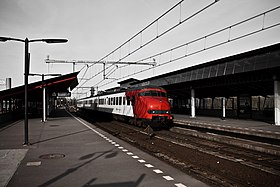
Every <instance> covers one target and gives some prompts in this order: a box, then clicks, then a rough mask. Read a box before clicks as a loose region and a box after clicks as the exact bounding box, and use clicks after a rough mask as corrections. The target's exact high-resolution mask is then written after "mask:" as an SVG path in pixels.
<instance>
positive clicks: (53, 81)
mask: <svg viewBox="0 0 280 187" xmlns="http://www.w3.org/2000/svg"><path fill="white" fill-rule="evenodd" d="M78 74H79V72H74V73H70V74H66V75H62V76H58V77H54V78H50V79H46V80H44V81H38V82H34V83H30V84H28V100H29V101H34V100H41V99H42V86H45V87H46V89H47V92H48V93H61V92H68V89H69V88H70V90H73V89H74V88H75V87H76V86H77V85H78V79H77V76H78ZM9 99H24V85H22V86H18V87H14V88H11V89H7V90H3V91H0V100H9Z"/></svg>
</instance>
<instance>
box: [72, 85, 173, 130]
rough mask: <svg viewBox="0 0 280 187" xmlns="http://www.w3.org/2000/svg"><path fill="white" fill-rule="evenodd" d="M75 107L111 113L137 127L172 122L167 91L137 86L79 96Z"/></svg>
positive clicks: (166, 124) (158, 125)
mask: <svg viewBox="0 0 280 187" xmlns="http://www.w3.org/2000/svg"><path fill="white" fill-rule="evenodd" d="M77 107H78V108H79V109H81V110H93V111H99V112H104V113H108V114H112V115H113V116H114V117H115V118H117V119H122V120H128V121H129V122H130V123H132V124H134V125H137V126H147V125H150V126H152V127H168V126H170V125H171V124H172V122H173V116H172V115H171V111H170V103H169V101H168V98H167V93H166V90H164V89H163V88H161V87H151V86H145V87H139V88H132V89H127V90H126V91H123V90H119V91H115V92H110V93H107V92H105V93H102V94H98V95H96V96H92V97H88V98H84V99H80V100H78V102H77Z"/></svg>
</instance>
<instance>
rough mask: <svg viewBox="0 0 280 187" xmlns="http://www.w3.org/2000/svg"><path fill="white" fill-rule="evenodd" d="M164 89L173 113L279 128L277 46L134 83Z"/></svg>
mask: <svg viewBox="0 0 280 187" xmlns="http://www.w3.org/2000/svg"><path fill="white" fill-rule="evenodd" d="M144 85H154V86H161V87H163V88H165V89H166V90H167V92H168V94H169V97H170V101H171V104H172V112H173V113H175V114H186V115H190V117H193V118H194V117H196V115H204V116H215V117H221V118H223V119H224V118H241V119H253V120H262V121H266V122H269V123H271V124H275V125H280V96H279V95H280V44H275V45H271V46H268V47H264V48H260V49H256V50H253V51H249V52H245V53H241V54H237V55H234V56H230V57H226V58H222V59H218V60H214V61H211V62H207V63H203V64H199V65H196V66H192V67H188V68H185V69H181V70H178V71H174V72H171V73H167V74H163V75H159V76H156V77H152V78H148V79H145V80H141V81H138V82H137V83H134V84H133V86H135V87H137V86H144Z"/></svg>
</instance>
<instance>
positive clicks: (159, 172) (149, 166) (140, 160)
mask: <svg viewBox="0 0 280 187" xmlns="http://www.w3.org/2000/svg"><path fill="white" fill-rule="evenodd" d="M71 115H72V114H71ZM72 116H73V115H72ZM73 117H74V118H75V119H76V120H77V121H79V122H80V123H82V124H83V125H85V126H86V127H88V128H89V129H91V130H92V131H93V132H95V133H96V134H97V135H99V136H100V137H102V138H103V139H105V140H106V141H108V142H109V143H111V144H112V145H115V146H116V147H118V149H120V150H122V151H123V152H126V154H127V155H133V153H132V152H128V150H127V149H125V148H124V147H119V144H117V142H114V141H113V140H111V139H109V138H108V137H106V136H105V135H103V134H101V133H100V132H98V131H97V130H95V129H93V128H92V127H90V126H88V125H87V124H85V123H84V122H83V121H81V120H80V119H78V118H76V117H75V116H73ZM131 157H132V158H134V159H138V158H139V157H138V156H136V155H133V156H131ZM138 162H139V163H146V161H145V160H143V159H139V160H138ZM35 165H41V162H40V163H35V162H29V163H27V166H35ZM145 166H146V167H147V168H154V166H153V165H152V164H145ZM153 171H154V172H155V173H157V174H163V171H161V170H159V169H154V170H153ZM162 177H163V178H164V179H165V180H167V181H174V178H172V177H171V176H162ZM174 185H175V186H177V187H186V186H185V185H184V184H182V183H176V184H174Z"/></svg>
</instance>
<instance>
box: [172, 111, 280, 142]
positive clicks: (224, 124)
mask: <svg viewBox="0 0 280 187" xmlns="http://www.w3.org/2000/svg"><path fill="white" fill-rule="evenodd" d="M174 123H176V124H180V125H188V126H190V127H198V128H208V129H211V130H218V131H223V132H231V133H232V132H233V133H237V134H246V135H251V136H257V137H261V138H271V139H275V140H280V126H276V125H272V124H270V123H267V122H262V121H254V120H249V119H248V120H244V119H231V118H226V119H221V118H218V117H205V116H196V117H195V118H191V117H190V116H189V115H181V114H174Z"/></svg>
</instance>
